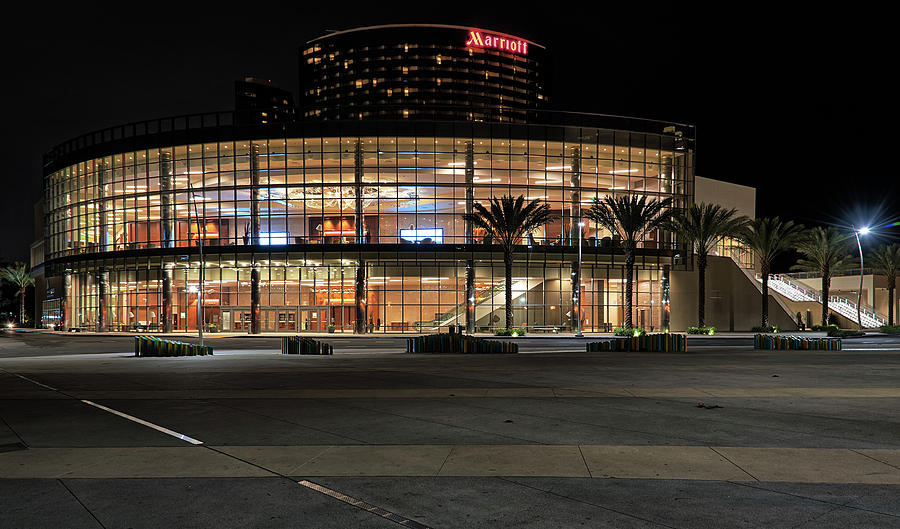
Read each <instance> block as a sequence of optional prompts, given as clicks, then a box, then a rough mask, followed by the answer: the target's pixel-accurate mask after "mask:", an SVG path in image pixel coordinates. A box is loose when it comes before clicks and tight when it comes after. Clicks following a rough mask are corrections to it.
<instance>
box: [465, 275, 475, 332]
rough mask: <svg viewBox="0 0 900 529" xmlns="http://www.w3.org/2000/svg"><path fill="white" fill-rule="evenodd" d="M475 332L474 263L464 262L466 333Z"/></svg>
mask: <svg viewBox="0 0 900 529" xmlns="http://www.w3.org/2000/svg"><path fill="white" fill-rule="evenodd" d="M474 332H475V261H474V260H473V259H469V260H468V261H466V333H468V334H472V333H474Z"/></svg>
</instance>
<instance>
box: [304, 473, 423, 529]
mask: <svg viewBox="0 0 900 529" xmlns="http://www.w3.org/2000/svg"><path fill="white" fill-rule="evenodd" d="M297 484H298V485H302V486H304V487H306V488H308V489H312V490H314V491H316V492H320V493H322V494H325V495H326V496H331V497H332V498H334V499H336V500H340V501H342V502H344V503H349V504H350V505H352V506H354V507H357V508H359V509H362V510H364V511H368V512H370V513H372V514H377V515H378V516H381V517H382V518H386V519H388V520H390V521H392V522H396V523H398V524H400V525H402V526H404V527H413V528H414V529H430V528H429V527H428V526H427V525H424V524H421V523H419V522H417V521H415V520H410V519H409V518H404V517H403V516H400V515H399V514H396V513H392V512H391V511H386V510H384V509H382V508H381V507H377V506H375V505H372V504H371V503H366V502H364V501H362V500H359V499H356V498H353V497H351V496H347V495H346V494H341V493H340V492H338V491H336V490H332V489H329V488H328V487H323V486H322V485H319V484H318V483H313V482H312V481H307V480H305V479H304V480H303V481H298V482H297Z"/></svg>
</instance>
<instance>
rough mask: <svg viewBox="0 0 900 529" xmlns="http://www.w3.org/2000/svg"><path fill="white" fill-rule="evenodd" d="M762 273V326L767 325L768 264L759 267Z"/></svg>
mask: <svg viewBox="0 0 900 529" xmlns="http://www.w3.org/2000/svg"><path fill="white" fill-rule="evenodd" d="M759 271H760V275H762V312H761V314H762V323H761V325H762V326H763V327H768V326H769V265H767V264H764V265H762V266H761V267H760V269H759Z"/></svg>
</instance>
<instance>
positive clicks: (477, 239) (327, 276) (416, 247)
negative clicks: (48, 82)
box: [43, 52, 694, 333]
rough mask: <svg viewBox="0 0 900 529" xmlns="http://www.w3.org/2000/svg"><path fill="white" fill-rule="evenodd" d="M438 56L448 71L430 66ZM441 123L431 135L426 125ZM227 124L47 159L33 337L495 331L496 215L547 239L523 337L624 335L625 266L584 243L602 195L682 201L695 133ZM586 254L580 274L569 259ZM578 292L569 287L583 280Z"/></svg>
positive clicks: (401, 122) (653, 300) (454, 123)
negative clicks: (538, 219) (518, 211)
mask: <svg viewBox="0 0 900 529" xmlns="http://www.w3.org/2000/svg"><path fill="white" fill-rule="evenodd" d="M442 53H443V52H442ZM432 111H433V112H434V113H433V114H431V115H430V117H427V118H426V116H427V115H428V113H429V112H432ZM445 112H446V107H432V106H430V105H421V106H419V107H417V112H416V118H418V119H412V118H409V117H404V116H402V115H401V116H388V117H383V118H379V117H377V116H374V117H368V118H364V119H359V118H358V117H356V118H353V117H352V116H351V117H344V116H343V115H340V114H336V115H333V116H330V117H331V118H332V119H322V118H321V117H319V118H315V117H307V118H306V119H304V120H302V121H297V122H292V123H272V124H256V125H241V124H235V120H234V114H233V113H219V114H210V115H196V116H185V117H180V118H170V119H165V120H155V121H148V122H142V123H138V124H131V125H126V126H121V127H115V128H112V129H108V130H104V131H100V132H97V133H93V134H89V135H86V136H83V137H80V138H76V139H73V140H71V141H69V142H66V143H64V144H62V145H59V146H57V147H56V148H55V149H53V150H52V151H51V152H49V153H48V154H47V155H46V157H45V163H44V167H45V175H44V189H45V203H44V207H45V247H44V252H45V259H44V267H45V274H46V277H47V283H48V284H47V286H48V288H47V292H48V296H47V300H46V301H44V302H43V317H44V324H45V325H46V324H53V325H55V326H57V327H61V328H82V329H91V330H94V329H96V330H110V331H144V330H154V331H193V330H196V329H197V326H198V324H202V325H204V328H205V329H207V330H219V331H249V332H266V331H284V332H291V333H296V332H306V331H309V332H323V331H328V330H332V328H333V330H334V331H335V332H357V333H363V332H374V333H379V332H420V331H430V330H434V329H439V328H441V327H446V326H448V325H465V326H467V327H468V328H469V329H470V330H476V331H478V330H489V329H492V328H496V327H502V326H503V325H504V323H505V322H504V321H503V310H504V296H503V292H504V286H505V284H504V281H505V280H504V269H503V256H502V252H501V249H500V247H499V246H496V245H493V244H491V241H490V240H486V238H485V236H484V235H485V234H483V233H479V231H478V230H476V229H473V228H472V227H471V226H467V225H466V223H465V222H464V221H463V220H462V214H463V213H465V212H467V211H472V208H473V204H474V203H476V202H486V201H488V200H490V199H491V198H492V197H499V196H502V195H513V196H516V195H524V196H525V197H526V198H528V199H541V200H543V201H546V202H547V203H548V204H550V206H551V207H552V209H553V211H554V212H555V213H556V214H557V216H558V219H557V220H556V221H554V222H553V223H551V224H547V225H545V226H542V227H541V228H539V229H537V230H535V231H534V232H532V233H530V234H528V236H527V237H526V238H525V239H524V240H522V241H521V242H520V245H519V246H518V247H517V249H516V253H515V267H514V270H513V278H512V281H513V285H512V290H513V295H514V300H513V303H514V315H515V321H516V324H517V326H518V325H523V326H525V327H527V328H529V329H532V330H551V331H552V330H566V329H571V328H572V326H573V322H574V316H575V314H574V311H573V299H575V298H577V297H580V299H581V311H582V319H583V325H584V330H585V331H591V330H594V331H603V330H609V329H611V328H612V327H615V326H619V325H621V322H622V321H623V320H624V314H623V305H624V303H623V299H624V297H623V293H622V287H623V282H624V273H623V263H624V258H623V255H622V252H621V248H620V247H619V245H618V242H617V240H615V239H614V238H613V237H611V234H609V233H607V232H605V231H604V230H603V229H601V228H599V227H598V226H595V225H593V224H592V223H590V222H588V224H587V226H586V227H585V228H584V229H583V233H582V235H583V238H582V239H581V241H579V238H578V233H579V230H578V222H579V221H580V220H582V218H583V213H584V212H585V211H586V210H587V209H588V208H589V207H590V204H591V203H592V202H593V201H595V200H598V199H601V198H603V197H605V196H609V195H617V194H624V193H629V194H633V193H638V194H641V195H646V196H649V197H652V198H665V197H671V198H673V199H674V201H675V207H684V206H685V205H686V204H689V203H690V202H691V201H692V199H693V196H692V195H693V182H694V175H693V160H692V157H693V134H694V133H693V128H692V127H690V126H686V125H679V124H674V123H661V122H656V121H648V120H636V119H631V118H619V117H610V116H601V115H589V114H573V113H561V112H549V111H540V110H537V109H530V110H529V115H528V118H529V119H528V123H505V122H503V121H500V120H489V121H485V120H481V119H480V118H478V119H476V118H469V116H468V115H467V114H459V115H457V116H450V117H449V118H448V117H446V115H445ZM579 242H580V244H581V247H582V252H583V257H582V266H581V267H579V266H578V265H579V263H578V246H579ZM680 253H682V252H679V250H678V249H677V248H676V247H675V246H674V245H673V243H672V242H671V240H670V239H669V238H668V235H667V234H665V233H662V232H658V233H653V234H650V235H649V236H648V238H647V239H646V240H644V241H642V243H641V244H640V245H639V248H638V257H637V265H636V269H637V272H636V274H635V278H636V281H635V289H636V295H635V298H634V300H635V302H634V315H633V316H634V322H635V325H640V326H642V327H646V328H648V329H649V328H651V327H657V328H658V327H659V326H660V325H661V324H662V318H663V310H664V309H663V303H662V302H663V299H662V298H663V293H664V292H665V291H666V290H667V286H666V275H667V270H668V269H669V268H670V267H672V266H676V267H677V266H680V264H681V263H682V262H683V259H679V257H680ZM579 272H580V278H579Z"/></svg>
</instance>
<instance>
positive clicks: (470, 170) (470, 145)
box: [465, 141, 475, 334]
mask: <svg viewBox="0 0 900 529" xmlns="http://www.w3.org/2000/svg"><path fill="white" fill-rule="evenodd" d="M466 213H467V214H469V215H471V214H472V213H475V143H474V142H471V141H467V142H466ZM465 229H466V244H475V229H474V227H473V226H472V223H471V222H468V221H467V222H466V228H465ZM474 332H475V260H474V259H468V260H466V333H468V334H473V333H474Z"/></svg>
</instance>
